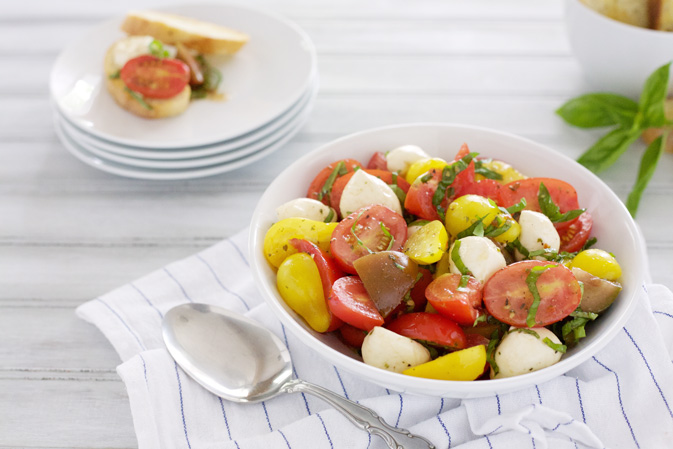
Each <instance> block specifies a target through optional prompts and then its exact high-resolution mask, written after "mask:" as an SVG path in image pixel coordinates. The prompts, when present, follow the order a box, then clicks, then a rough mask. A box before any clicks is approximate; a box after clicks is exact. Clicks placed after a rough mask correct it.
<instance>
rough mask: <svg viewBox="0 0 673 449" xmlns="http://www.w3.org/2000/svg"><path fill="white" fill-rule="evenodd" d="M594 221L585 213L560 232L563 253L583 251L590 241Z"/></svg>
mask: <svg viewBox="0 0 673 449" xmlns="http://www.w3.org/2000/svg"><path fill="white" fill-rule="evenodd" d="M593 225H594V219H593V218H592V217H591V214H590V213H589V212H584V213H583V214H582V215H580V216H579V217H577V219H576V220H574V221H573V222H572V223H571V224H570V225H569V226H568V227H567V228H566V229H564V230H562V232H559V235H560V236H561V248H560V250H561V251H567V252H569V253H574V252H576V251H579V250H581V249H582V247H583V246H584V244H585V243H586V242H587V240H589V235H591V228H592V227H593Z"/></svg>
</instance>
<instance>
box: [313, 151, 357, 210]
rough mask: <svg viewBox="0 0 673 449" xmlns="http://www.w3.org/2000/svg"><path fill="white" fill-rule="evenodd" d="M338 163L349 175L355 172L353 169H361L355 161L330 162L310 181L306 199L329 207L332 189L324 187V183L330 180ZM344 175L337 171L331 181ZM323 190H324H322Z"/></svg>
mask: <svg viewBox="0 0 673 449" xmlns="http://www.w3.org/2000/svg"><path fill="white" fill-rule="evenodd" d="M340 163H343V164H341V167H342V168H343V171H344V172H346V173H351V172H353V170H355V167H359V168H362V164H361V163H360V162H358V161H356V160H355V159H342V160H340V161H336V162H332V163H331V164H329V165H328V166H327V167H325V168H323V169H322V170H321V171H320V173H318V174H317V175H316V177H315V178H313V181H311V185H310V186H309V188H308V192H306V197H307V198H311V199H314V200H318V201H322V202H323V204H326V205H328V206H330V205H331V204H330V193H331V192H332V187H331V186H329V185H327V186H326V185H325V183H326V182H327V181H328V180H329V179H330V175H332V174H333V172H334V171H335V169H336V168H337V167H339V166H340V165H339V164H340ZM346 173H342V174H340V173H339V171H337V172H336V173H334V174H335V176H336V178H335V179H334V180H333V181H332V183H334V182H335V181H336V179H338V178H339V177H340V176H343V175H344V174H346ZM323 189H324V190H323Z"/></svg>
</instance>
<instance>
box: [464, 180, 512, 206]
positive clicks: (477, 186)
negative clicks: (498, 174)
mask: <svg viewBox="0 0 673 449" xmlns="http://www.w3.org/2000/svg"><path fill="white" fill-rule="evenodd" d="M501 189H502V185H501V184H500V183H499V182H498V181H495V180H493V179H482V180H480V181H474V182H473V183H472V184H465V185H464V186H463V187H462V188H461V189H460V191H459V190H456V193H455V194H454V198H459V197H461V196H463V195H479V196H483V197H484V198H490V199H492V200H493V201H495V203H496V204H497V205H500V203H501V202H502V200H501V198H500V190H501Z"/></svg>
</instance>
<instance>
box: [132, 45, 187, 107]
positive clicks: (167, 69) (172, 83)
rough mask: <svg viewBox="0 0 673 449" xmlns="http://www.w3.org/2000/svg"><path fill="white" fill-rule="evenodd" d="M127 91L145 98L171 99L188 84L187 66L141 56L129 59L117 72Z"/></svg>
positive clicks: (167, 60) (179, 62)
mask: <svg viewBox="0 0 673 449" xmlns="http://www.w3.org/2000/svg"><path fill="white" fill-rule="evenodd" d="M119 76H120V78H121V79H122V81H123V82H124V84H125V85H126V87H128V88H129V89H131V90H132V91H134V92H138V93H139V94H141V95H142V96H143V97H147V98H158V99H165V98H172V97H174V96H176V95H177V94H179V93H180V92H182V90H183V89H184V88H185V86H187V83H189V66H187V64H185V63H184V62H182V61H179V60H177V59H170V58H164V59H159V58H157V57H156V56H152V55H142V56H138V57H136V58H133V59H130V60H129V61H128V62H127V63H126V64H124V67H122V69H121V71H120V72H119Z"/></svg>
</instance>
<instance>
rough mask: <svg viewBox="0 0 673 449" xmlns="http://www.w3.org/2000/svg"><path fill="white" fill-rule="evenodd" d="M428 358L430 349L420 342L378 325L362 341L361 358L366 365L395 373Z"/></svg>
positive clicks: (428, 359) (426, 360) (423, 361)
mask: <svg viewBox="0 0 673 449" xmlns="http://www.w3.org/2000/svg"><path fill="white" fill-rule="evenodd" d="M430 359H431V357H430V351H428V350H427V349H426V348H425V346H423V345H422V344H420V343H418V342H417V341H414V340H412V339H411V338H408V337H405V336H403V335H399V334H396V333H395V332H393V331H389V330H388V329H386V328H383V327H379V326H377V327H375V328H374V329H373V330H372V331H371V332H370V333H369V334H367V336H366V337H365V340H364V342H363V343H362V360H363V361H364V362H365V363H366V364H367V365H371V366H375V367H377V368H381V369H385V370H388V371H393V372H396V373H401V372H402V371H404V370H405V369H408V368H411V367H412V366H416V365H420V364H421V363H425V362H429V361H430Z"/></svg>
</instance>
